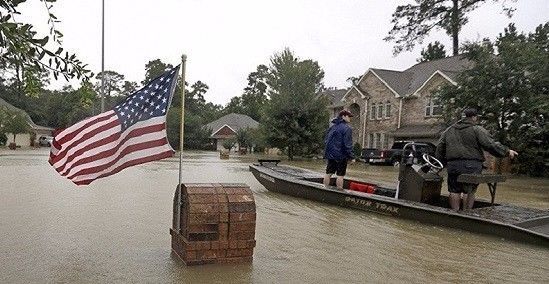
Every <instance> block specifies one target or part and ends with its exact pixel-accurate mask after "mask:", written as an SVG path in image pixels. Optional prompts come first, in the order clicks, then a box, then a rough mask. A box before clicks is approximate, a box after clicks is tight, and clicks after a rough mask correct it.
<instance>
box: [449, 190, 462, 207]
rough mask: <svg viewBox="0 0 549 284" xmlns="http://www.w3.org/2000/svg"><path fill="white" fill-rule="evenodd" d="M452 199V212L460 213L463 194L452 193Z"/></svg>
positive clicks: (450, 197)
mask: <svg viewBox="0 0 549 284" xmlns="http://www.w3.org/2000/svg"><path fill="white" fill-rule="evenodd" d="M448 197H449V199H450V207H452V210H454V211H459V205H460V203H461V193H452V192H450V194H449V196H448Z"/></svg>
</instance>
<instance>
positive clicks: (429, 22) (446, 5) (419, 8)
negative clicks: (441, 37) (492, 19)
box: [384, 0, 514, 55]
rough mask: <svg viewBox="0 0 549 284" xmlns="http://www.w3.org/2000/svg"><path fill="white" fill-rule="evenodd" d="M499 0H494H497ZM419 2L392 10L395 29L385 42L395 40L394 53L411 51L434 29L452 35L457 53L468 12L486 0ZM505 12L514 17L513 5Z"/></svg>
mask: <svg viewBox="0 0 549 284" xmlns="http://www.w3.org/2000/svg"><path fill="white" fill-rule="evenodd" d="M497 1H499V0H493V2H497ZM415 2H416V4H407V5H400V6H398V7H397V8H396V10H395V12H394V13H393V16H392V17H393V18H392V20H391V23H393V24H394V25H393V28H392V29H391V30H390V31H389V35H388V36H387V37H385V38H384V40H386V41H394V42H395V46H394V47H393V53H394V54H395V55H396V54H399V53H400V52H402V51H404V50H406V51H411V50H412V49H413V48H414V46H415V45H416V43H419V44H421V43H422V42H423V39H424V38H425V37H426V36H427V35H428V34H429V33H430V32H431V31H433V30H438V29H444V30H445V31H446V33H447V34H448V35H450V36H451V37H452V47H453V55H457V54H458V48H459V32H460V30H461V28H462V27H463V26H464V25H465V24H467V22H468V21H469V19H468V18H467V14H468V13H469V12H471V11H473V10H475V9H476V8H478V7H479V6H480V5H482V4H484V3H485V2H486V0H416V1H415ZM503 3H504V4H503V11H504V12H505V13H506V15H507V16H508V17H511V16H512V14H513V11H514V8H511V7H508V6H505V1H503Z"/></svg>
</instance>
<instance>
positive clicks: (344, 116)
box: [324, 110, 355, 190]
mask: <svg viewBox="0 0 549 284" xmlns="http://www.w3.org/2000/svg"><path fill="white" fill-rule="evenodd" d="M351 117H353V114H352V113H351V112H350V111H348V110H342V111H340V112H339V115H338V116H337V117H336V118H334V120H332V123H333V125H332V126H330V129H329V130H328V134H326V139H324V143H326V148H325V149H324V159H327V160H328V161H327V165H326V175H324V185H325V186H326V187H328V186H329V185H330V179H331V178H332V175H333V174H334V173H335V174H336V176H337V178H336V186H337V188H338V189H340V190H343V177H344V176H345V173H346V172H347V161H348V160H352V162H354V161H355V160H354V155H353V130H352V129H351V127H350V126H349V125H348V123H349V122H351Z"/></svg>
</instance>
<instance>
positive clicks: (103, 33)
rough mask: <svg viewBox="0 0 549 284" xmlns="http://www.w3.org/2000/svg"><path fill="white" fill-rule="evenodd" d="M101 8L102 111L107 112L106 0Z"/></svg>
mask: <svg viewBox="0 0 549 284" xmlns="http://www.w3.org/2000/svg"><path fill="white" fill-rule="evenodd" d="M102 3H103V5H102V8H101V112H105V0H103V1H102Z"/></svg>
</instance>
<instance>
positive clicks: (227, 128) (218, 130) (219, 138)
mask: <svg viewBox="0 0 549 284" xmlns="http://www.w3.org/2000/svg"><path fill="white" fill-rule="evenodd" d="M258 126H259V122H257V121H255V120H254V119H253V118H251V117H249V116H247V115H244V114H238V113H230V114H227V115H225V116H223V117H221V118H219V119H217V120H215V121H212V122H210V123H208V124H206V128H208V129H211V131H212V132H211V134H210V139H212V140H213V141H214V143H215V145H216V150H223V149H224V148H223V142H225V141H226V140H229V139H233V138H236V133H237V132H238V130H240V129H246V128H257V127H258ZM235 148H236V149H238V144H237V145H236V146H235ZM229 150H230V149H229Z"/></svg>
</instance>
